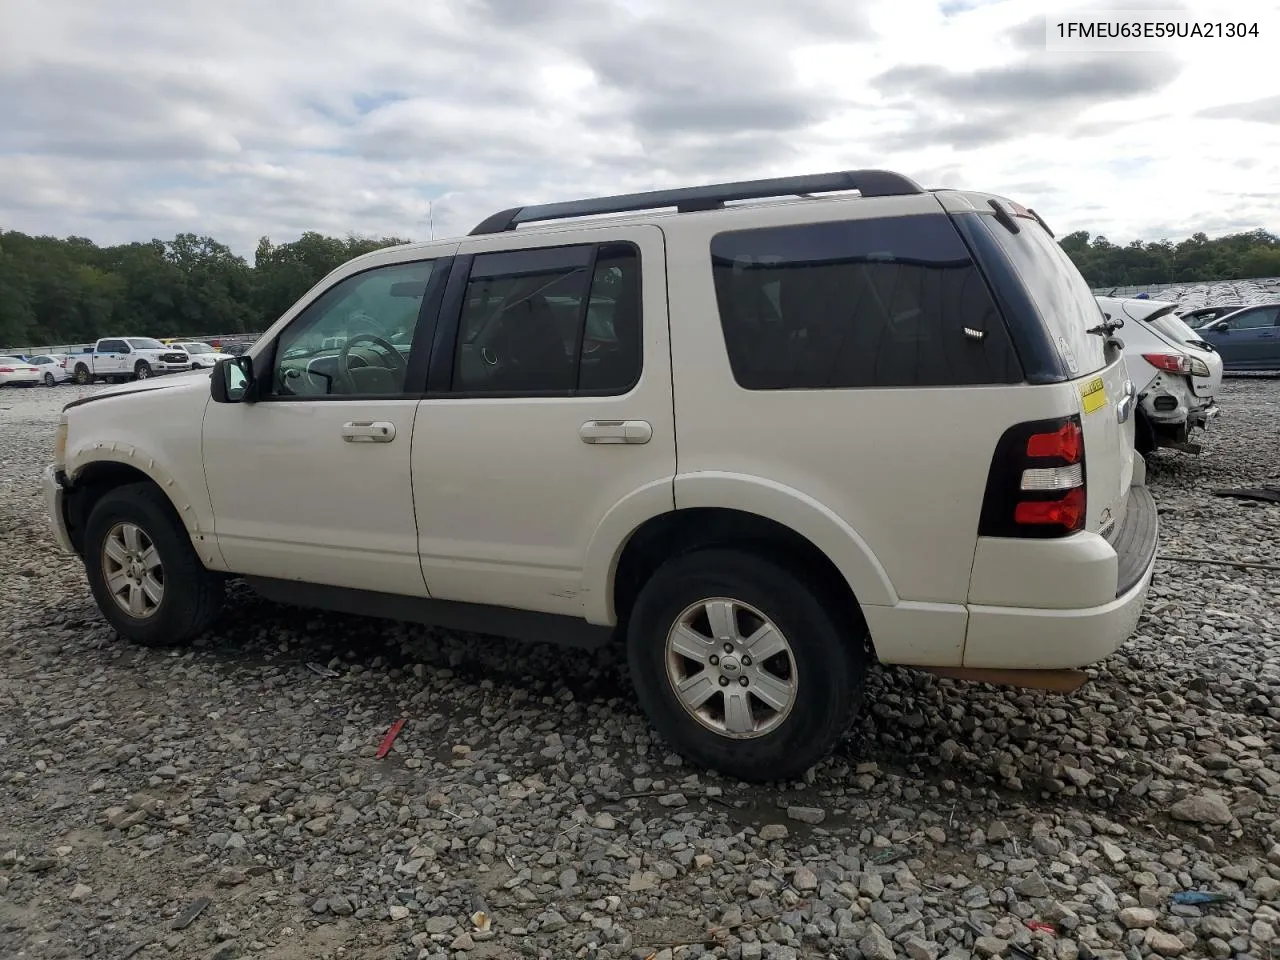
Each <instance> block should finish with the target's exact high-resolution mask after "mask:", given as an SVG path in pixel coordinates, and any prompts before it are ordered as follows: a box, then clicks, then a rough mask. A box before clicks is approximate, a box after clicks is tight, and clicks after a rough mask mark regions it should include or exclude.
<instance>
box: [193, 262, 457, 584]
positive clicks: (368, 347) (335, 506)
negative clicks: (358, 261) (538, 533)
mask: <svg viewBox="0 0 1280 960" xmlns="http://www.w3.org/2000/svg"><path fill="white" fill-rule="evenodd" d="M447 249H449V248H435V249H433V250H432V251H431V252H432V253H433V254H434V255H435V257H436V259H418V260H411V261H402V262H392V263H384V264H383V265H381V266H375V267H371V268H370V267H365V269H363V270H360V271H359V272H351V273H349V274H348V275H346V276H344V277H340V278H339V279H338V280H337V281H336V282H335V283H333V284H332V285H331V286H330V287H329V288H328V289H326V290H325V291H324V292H322V293H321V294H320V295H319V296H318V297H317V298H316V299H315V300H314V301H313V302H311V303H310V304H309V305H308V306H307V307H306V308H305V309H303V310H302V311H301V312H300V313H299V314H298V315H297V316H295V317H294V318H293V319H292V320H291V321H290V322H289V323H288V324H287V325H286V326H285V327H284V328H283V329H282V330H281V331H280V332H279V333H278V334H276V335H274V336H273V337H272V338H271V339H270V340H269V341H268V342H267V343H265V344H264V346H263V347H262V348H258V349H255V351H254V352H253V354H252V357H253V363H254V377H255V380H256V381H258V382H257V383H256V384H255V387H254V389H255V391H256V392H257V393H258V394H259V396H258V399H257V400H256V401H255V402H249V403H244V402H241V403H214V402H210V403H209V404H208V405H207V406H206V408H205V418H204V427H203V434H202V446H203V458H204V467H205V477H206V479H207V481H208V485H209V495H210V498H211V500H212V503H213V513H214V532H215V534H216V536H217V541H218V546H219V547H220V549H221V551H222V556H223V559H224V560H225V562H226V564H227V567H228V568H229V569H230V570H231V571H232V572H234V573H239V574H246V575H257V576H262V577H275V578H285V579H290V580H298V581H303V582H306V583H313V584H325V585H330V586H336V587H348V588H352V589H359V590H367V591H375V592H379V593H389V594H399V595H402V596H426V595H427V590H426V585H425V583H424V581H423V577H422V569H421V565H420V563H419V561H418V543H417V526H416V522H415V518H414V503H413V490H412V485H411V477H410V465H409V451H410V444H411V442H412V440H413V425H414V419H415V416H416V414H417V410H418V403H419V399H420V397H421V396H422V393H423V391H424V389H425V385H426V362H427V355H428V352H429V349H430V344H431V337H432V333H433V330H434V326H435V321H436V312H437V310H438V307H439V299H440V295H441V292H442V289H443V286H444V283H445V280H446V279H447V276H448V273H449V264H450V260H449V258H448V257H447V256H446V257H440V254H441V253H442V252H444V251H445V250H447Z"/></svg>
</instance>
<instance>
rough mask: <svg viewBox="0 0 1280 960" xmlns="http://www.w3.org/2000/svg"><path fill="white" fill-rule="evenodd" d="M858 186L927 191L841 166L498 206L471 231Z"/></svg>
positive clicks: (874, 191)
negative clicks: (787, 174)
mask: <svg viewBox="0 0 1280 960" xmlns="http://www.w3.org/2000/svg"><path fill="white" fill-rule="evenodd" d="M838 190H857V191H859V192H860V193H861V194H862V195H863V196H864V197H900V196H907V195H909V194H914V193H924V192H925V191H924V188H923V187H921V186H920V184H918V183H916V182H915V181H914V180H912V179H911V178H909V177H904V176H903V175H902V174H900V173H893V172H892V171H890V170H841V171H837V172H835V173H813V174H807V175H804V176H799V177H776V178H774V179H771V180H742V181H739V182H737V183H713V184H708V185H707V186H703V187H679V188H677V189H674V190H652V191H649V192H647V193H626V194H621V195H619V196H615V197H595V198H591V199H585V200H567V201H564V202H562V203H540V204H534V205H533V206H528V207H512V208H511V209H509V210H500V211H499V212H497V213H495V214H493V216H491V217H486V218H485V219H484V220H482V221H481V222H480V223H479V224H478V225H477V226H476V228H475V229H474V230H472V231H471V236H477V235H480V234H486V233H502V232H503V231H505V230H514V229H515V228H516V227H518V226H520V225H521V224H522V223H533V222H536V221H540V220H565V219H568V218H570V217H590V216H595V215H598V214H606V213H628V212H631V211H637V210H656V209H660V208H662V207H675V208H676V209H677V210H678V211H679V212H680V213H693V212H694V211H698V210H718V209H720V208H721V207H723V206H724V205H725V204H726V203H728V202H729V201H732V200H761V199H765V198H767V197H791V196H801V195H804V194H814V193H833V192H835V191H838Z"/></svg>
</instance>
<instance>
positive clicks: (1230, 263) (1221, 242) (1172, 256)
mask: <svg viewBox="0 0 1280 960" xmlns="http://www.w3.org/2000/svg"><path fill="white" fill-rule="evenodd" d="M1061 243H1062V249H1063V250H1065V251H1066V252H1067V254H1068V255H1069V256H1070V257H1071V259H1072V260H1073V261H1074V262H1075V265H1076V266H1077V267H1078V268H1079V270H1080V272H1081V273H1082V274H1084V277H1085V279H1086V280H1087V281H1089V286H1091V287H1128V286H1141V285H1143V284H1148V283H1196V282H1208V281H1212V280H1255V279H1258V278H1261V277H1280V238H1277V237H1276V235H1275V234H1273V233H1268V232H1267V231H1266V230H1252V231H1249V232H1248V233H1232V234H1227V235H1226V236H1222V237H1217V238H1214V239H1210V238H1209V237H1207V236H1205V235H1204V234H1203V233H1196V234H1193V235H1192V236H1191V237H1189V238H1187V239H1186V240H1182V241H1180V242H1178V243H1174V242H1173V241H1172V240H1156V241H1148V242H1146V243H1144V242H1143V241H1141V240H1134V241H1133V242H1132V243H1130V244H1129V245H1128V246H1124V247H1120V246H1116V245H1115V244H1114V243H1112V242H1111V241H1110V240H1108V239H1107V238H1106V237H1104V236H1101V235H1099V236H1096V237H1090V236H1089V234H1088V233H1087V232H1085V231H1083V230H1081V231H1078V232H1076V233H1069V234H1067V235H1066V236H1065V237H1063V238H1062V240H1061Z"/></svg>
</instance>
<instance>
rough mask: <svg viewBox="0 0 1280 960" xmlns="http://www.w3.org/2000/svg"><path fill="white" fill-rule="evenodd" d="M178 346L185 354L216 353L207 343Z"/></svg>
mask: <svg viewBox="0 0 1280 960" xmlns="http://www.w3.org/2000/svg"><path fill="white" fill-rule="evenodd" d="M180 346H182V347H184V348H185V349H186V351H187V353H216V352H217V351H215V350H214V349H213V347H211V346H209V345H208V344H207V343H184V344H181V345H180Z"/></svg>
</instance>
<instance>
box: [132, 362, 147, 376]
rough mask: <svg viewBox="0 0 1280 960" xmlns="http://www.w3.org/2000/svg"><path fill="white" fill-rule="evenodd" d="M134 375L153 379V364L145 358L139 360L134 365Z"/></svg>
mask: <svg viewBox="0 0 1280 960" xmlns="http://www.w3.org/2000/svg"><path fill="white" fill-rule="evenodd" d="M133 376H134V378H135V379H138V380H150V379H151V364H149V363H147V361H145V360H139V361H138V362H137V363H136V364H134V367H133Z"/></svg>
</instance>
